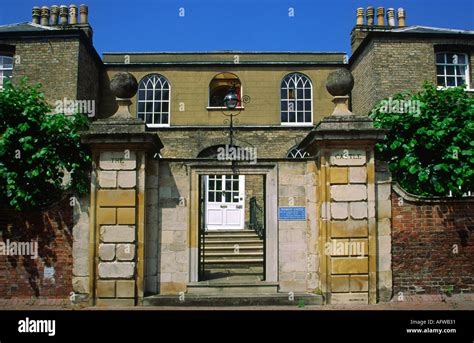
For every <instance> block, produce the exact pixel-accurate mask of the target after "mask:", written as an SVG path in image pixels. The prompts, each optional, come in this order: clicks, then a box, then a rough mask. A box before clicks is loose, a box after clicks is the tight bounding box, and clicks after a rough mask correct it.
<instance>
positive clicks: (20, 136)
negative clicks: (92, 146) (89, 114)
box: [0, 80, 90, 210]
mask: <svg viewBox="0 0 474 343" xmlns="http://www.w3.org/2000/svg"><path fill="white" fill-rule="evenodd" d="M50 113H51V108H50V106H49V105H48V104H47V103H46V101H45V99H44V95H43V94H42V93H41V92H40V85H36V86H30V85H28V84H27V81H26V80H23V81H22V82H21V83H20V85H18V86H14V85H13V84H11V83H9V82H7V83H6V84H5V88H4V89H3V91H0V202H1V203H3V204H8V205H9V206H10V207H12V208H14V209H16V210H27V209H36V208H41V207H44V206H47V205H49V204H51V203H53V202H54V201H57V200H58V199H59V198H60V196H61V194H63V193H64V192H65V191H73V192H76V193H78V194H83V193H85V192H87V190H88V184H89V181H88V171H89V166H90V156H89V153H88V151H87V150H86V149H85V148H84V147H83V146H82V145H81V144H80V137H79V134H78V129H80V128H83V127H84V126H85V125H87V123H88V120H87V118H86V117H84V116H83V115H81V114H75V115H71V116H66V115H64V114H50ZM65 172H68V173H71V174H70V178H69V180H68V182H65V179H68V178H64V176H65Z"/></svg>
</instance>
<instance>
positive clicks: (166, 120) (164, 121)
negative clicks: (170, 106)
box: [161, 113, 169, 124]
mask: <svg viewBox="0 0 474 343" xmlns="http://www.w3.org/2000/svg"><path fill="white" fill-rule="evenodd" d="M161 124H169V115H168V113H162V114H161Z"/></svg>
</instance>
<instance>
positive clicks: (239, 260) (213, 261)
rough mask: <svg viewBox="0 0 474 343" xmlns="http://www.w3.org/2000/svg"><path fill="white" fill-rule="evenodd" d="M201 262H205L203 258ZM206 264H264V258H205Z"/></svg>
mask: <svg viewBox="0 0 474 343" xmlns="http://www.w3.org/2000/svg"><path fill="white" fill-rule="evenodd" d="M201 262H203V260H202V258H201ZM204 263H205V264H206V265H208V264H254V263H263V256H262V257H261V258H258V257H242V258H239V257H222V258H218V257H215V256H213V257H212V258H205V259H204Z"/></svg>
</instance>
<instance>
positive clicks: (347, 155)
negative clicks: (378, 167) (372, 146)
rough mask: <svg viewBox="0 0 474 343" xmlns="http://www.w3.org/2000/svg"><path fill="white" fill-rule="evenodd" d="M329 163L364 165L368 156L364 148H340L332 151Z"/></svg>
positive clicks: (336, 164)
mask: <svg viewBox="0 0 474 343" xmlns="http://www.w3.org/2000/svg"><path fill="white" fill-rule="evenodd" d="M329 163H330V164H331V165H332V166H363V165H365V164H366V163H367V157H366V155H365V151H364V150H356V149H354V150H353V149H340V150H334V151H332V152H331V156H330V158H329Z"/></svg>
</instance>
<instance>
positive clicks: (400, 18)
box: [397, 8, 406, 27]
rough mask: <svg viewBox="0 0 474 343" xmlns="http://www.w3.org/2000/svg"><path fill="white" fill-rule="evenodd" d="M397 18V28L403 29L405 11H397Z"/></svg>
mask: <svg viewBox="0 0 474 343" xmlns="http://www.w3.org/2000/svg"><path fill="white" fill-rule="evenodd" d="M397 17H398V26H400V27H405V26H406V22H405V10H404V9H403V8H399V9H398V12H397Z"/></svg>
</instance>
